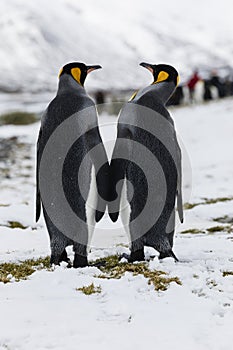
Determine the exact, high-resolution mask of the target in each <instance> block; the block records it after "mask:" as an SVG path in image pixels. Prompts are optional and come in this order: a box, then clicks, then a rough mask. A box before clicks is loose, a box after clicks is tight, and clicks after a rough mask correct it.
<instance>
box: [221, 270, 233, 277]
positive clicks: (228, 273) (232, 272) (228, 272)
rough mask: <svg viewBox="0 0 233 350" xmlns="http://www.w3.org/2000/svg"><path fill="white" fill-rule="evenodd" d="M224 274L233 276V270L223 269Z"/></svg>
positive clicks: (224, 275)
mask: <svg viewBox="0 0 233 350" xmlns="http://www.w3.org/2000/svg"><path fill="white" fill-rule="evenodd" d="M222 275H223V277H227V276H233V271H223V273H222Z"/></svg>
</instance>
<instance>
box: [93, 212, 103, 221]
mask: <svg viewBox="0 0 233 350" xmlns="http://www.w3.org/2000/svg"><path fill="white" fill-rule="evenodd" d="M103 216H104V212H102V211H99V210H96V211H95V221H96V222H99V221H100V220H101V219H102V217H103Z"/></svg>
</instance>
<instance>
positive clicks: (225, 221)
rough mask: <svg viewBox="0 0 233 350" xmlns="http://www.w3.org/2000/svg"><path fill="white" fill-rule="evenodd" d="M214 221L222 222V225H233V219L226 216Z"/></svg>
mask: <svg viewBox="0 0 233 350" xmlns="http://www.w3.org/2000/svg"><path fill="white" fill-rule="evenodd" d="M213 221H216V222H220V223H221V224H233V217H230V216H228V215H224V216H220V217H218V218H214V219H213Z"/></svg>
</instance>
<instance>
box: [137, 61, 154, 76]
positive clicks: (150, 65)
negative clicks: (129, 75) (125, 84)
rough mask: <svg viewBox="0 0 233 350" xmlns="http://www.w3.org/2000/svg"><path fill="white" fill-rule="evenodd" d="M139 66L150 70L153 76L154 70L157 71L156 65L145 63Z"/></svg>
mask: <svg viewBox="0 0 233 350" xmlns="http://www.w3.org/2000/svg"><path fill="white" fill-rule="evenodd" d="M139 66H142V67H144V68H146V69H148V70H149V71H150V72H151V73H152V74H153V72H154V69H155V65H154V64H150V63H145V62H141V63H140V64H139Z"/></svg>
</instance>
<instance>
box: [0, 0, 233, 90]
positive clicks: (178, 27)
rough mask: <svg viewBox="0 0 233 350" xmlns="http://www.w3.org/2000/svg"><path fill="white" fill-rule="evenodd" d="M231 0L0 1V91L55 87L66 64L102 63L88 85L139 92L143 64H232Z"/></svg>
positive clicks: (183, 67)
mask: <svg viewBox="0 0 233 350" xmlns="http://www.w3.org/2000/svg"><path fill="white" fill-rule="evenodd" d="M232 7H233V5H232V1H231V0H222V1H212V0H205V1H203V0H197V1H195V2H194V1H186V0H177V1H176V2H174V3H172V2H171V1H168V0H165V1H160V0H145V1H140V0H127V1H118V0H111V1H105V0H98V2H97V1H95V0H85V1H82V2H81V1H75V0H50V1H47V0H39V1H28V0H10V1H9V0H1V12H0V42H1V46H0V62H1V65H0V75H1V80H0V88H2V89H8V90H13V91H15V90H18V89H22V88H23V89H24V90H27V91H31V90H34V91H35V90H38V89H40V90H44V89H50V90H55V89H56V82H57V80H56V79H57V73H58V71H59V68H60V67H61V66H62V65H63V64H64V63H66V62H68V61H73V60H78V61H83V62H85V63H87V64H101V65H102V66H103V68H104V69H103V70H102V71H98V72H95V73H93V74H92V76H90V77H89V78H88V81H87V86H90V88H97V87H99V88H109V87H116V88H137V87H138V86H140V85H141V84H142V83H148V82H149V81H150V79H151V77H150V76H149V74H148V72H146V71H145V70H143V69H142V68H141V67H139V66H138V63H139V62H141V61H142V60H143V61H149V62H152V63H161V62H167V63H171V64H173V65H175V66H176V68H177V69H178V70H179V71H180V72H181V76H182V78H183V80H185V79H186V78H187V75H188V74H190V73H191V70H192V69H193V68H194V67H202V68H205V67H207V66H210V67H219V66H226V65H227V66H228V65H230V66H233V59H232V57H233V43H232V35H233V22H232Z"/></svg>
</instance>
